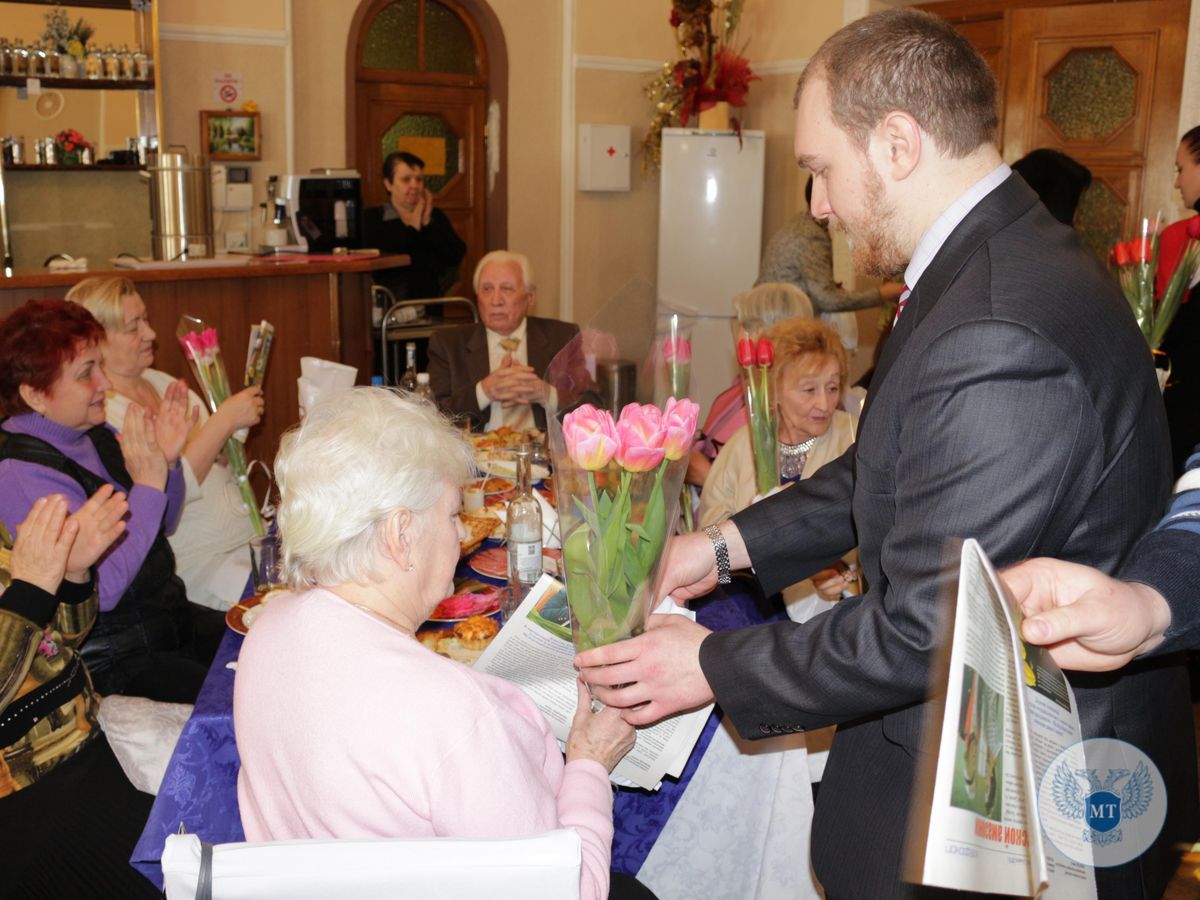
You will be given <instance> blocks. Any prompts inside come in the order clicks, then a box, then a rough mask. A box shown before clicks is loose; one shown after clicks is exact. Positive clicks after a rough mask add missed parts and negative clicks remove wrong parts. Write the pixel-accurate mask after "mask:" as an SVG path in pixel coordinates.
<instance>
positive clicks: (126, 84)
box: [0, 0, 154, 91]
mask: <svg viewBox="0 0 1200 900" xmlns="http://www.w3.org/2000/svg"><path fill="white" fill-rule="evenodd" d="M7 2H9V3H11V2H13V0H7ZM33 77H35V78H37V79H38V80H40V81H41V83H42V90H44V91H48V90H50V89H52V88H59V89H64V90H83V91H152V90H154V79H153V78H148V79H145V80H143V79H141V78H128V79H127V78H60V77H59V76H57V75H36V76H33ZM28 80H29V76H26V75H0V86H8V87H18V88H21V87H25V83H26V82H27V81H28Z"/></svg>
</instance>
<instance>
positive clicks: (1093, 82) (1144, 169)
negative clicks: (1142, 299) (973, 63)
mask: <svg viewBox="0 0 1200 900" xmlns="http://www.w3.org/2000/svg"><path fill="white" fill-rule="evenodd" d="M1008 17H1009V18H1008V42H1007V43H1008V46H1007V62H1006V66H1005V69H1006V73H1005V74H1006V78H1007V86H1006V91H1005V109H1004V143H1003V149H1004V158H1005V159H1009V160H1012V159H1017V158H1019V157H1020V156H1023V155H1024V154H1025V153H1027V152H1029V151H1030V150H1032V149H1034V148H1037V147H1051V148H1053V149H1056V150H1061V151H1062V152H1063V153H1066V154H1067V155H1068V156H1071V157H1073V158H1074V159H1076V160H1078V161H1079V162H1081V163H1083V164H1084V165H1085V166H1087V167H1088V168H1089V169H1090V170H1091V172H1092V185H1091V187H1089V188H1088V190H1087V192H1086V193H1085V194H1084V195H1083V198H1082V199H1081V201H1080V205H1079V211H1078V214H1077V218H1076V227H1077V229H1078V231H1079V233H1080V237H1081V239H1082V240H1083V242H1084V243H1085V244H1086V245H1087V246H1088V247H1089V248H1090V249H1091V250H1092V251H1093V252H1095V253H1096V254H1097V255H1098V256H1100V257H1101V258H1107V256H1108V250H1109V248H1110V247H1112V245H1113V244H1114V243H1116V242H1117V241H1118V240H1120V239H1122V237H1123V236H1132V235H1133V232H1134V230H1135V229H1136V228H1137V227H1138V225H1139V223H1140V222H1141V219H1142V217H1143V216H1147V217H1149V218H1150V220H1151V221H1152V222H1153V220H1154V218H1155V217H1156V215H1158V214H1159V213H1162V215H1163V217H1164V219H1163V220H1164V223H1167V222H1171V221H1173V220H1174V219H1175V218H1177V215H1176V214H1175V213H1176V207H1177V205H1178V196H1177V194H1176V192H1175V189H1174V177H1175V170H1174V160H1175V148H1176V146H1177V145H1178V143H1179V135H1178V134H1177V131H1178V129H1179V94H1180V88H1181V85H1182V83H1183V64H1184V55H1185V52H1186V44H1187V26H1188V2H1187V0H1152V2H1132V3H1108V4H1092V5H1088V6H1066V7H1058V8H1050V9H1047V8H1042V9H1019V10H1013V11H1011V12H1009V14H1008Z"/></svg>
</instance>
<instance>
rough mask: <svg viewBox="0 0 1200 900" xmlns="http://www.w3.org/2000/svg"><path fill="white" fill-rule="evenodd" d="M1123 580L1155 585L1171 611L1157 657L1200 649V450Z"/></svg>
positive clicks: (1126, 567) (1132, 557) (1124, 570)
mask: <svg viewBox="0 0 1200 900" xmlns="http://www.w3.org/2000/svg"><path fill="white" fill-rule="evenodd" d="M1119 576H1120V577H1121V578H1122V579H1124V580H1126V581H1136V582H1139V583H1141V584H1148V585H1150V587H1152V588H1154V589H1155V590H1156V591H1158V592H1159V593H1160V594H1162V595H1163V597H1164V598H1166V601H1167V604H1168V605H1169V606H1170V607H1171V627H1170V628H1168V629H1167V633H1166V634H1165V635H1163V642H1162V643H1161V644H1160V645H1159V646H1158V647H1157V648H1156V649H1155V651H1154V655H1156V656H1158V655H1161V654H1163V653H1169V652H1171V651H1174V650H1198V649H1200V447H1197V448H1196V449H1195V452H1194V453H1193V454H1192V456H1191V458H1190V459H1188V463H1187V471H1186V473H1185V474H1184V476H1183V478H1181V479H1180V482H1179V484H1178V486H1177V493H1176V494H1175V496H1174V497H1172V498H1171V507H1170V509H1168V510H1167V514H1166V516H1164V517H1163V520H1162V521H1161V522H1159V523H1158V526H1157V527H1156V528H1155V529H1154V530H1153V531H1152V532H1150V533H1149V534H1148V535H1146V536H1145V537H1144V538H1142V539H1141V540H1140V541H1139V542H1138V545H1137V546H1136V547H1135V548H1134V549H1133V553H1131V554H1130V555H1129V559H1128V560H1126V562H1125V565H1124V566H1122V567H1121V571H1120V573H1119Z"/></svg>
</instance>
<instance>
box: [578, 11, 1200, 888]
mask: <svg viewBox="0 0 1200 900" xmlns="http://www.w3.org/2000/svg"><path fill="white" fill-rule="evenodd" d="M996 128H997V116H996V88H995V83H994V80H993V78H992V76H991V73H990V72H989V70H988V68H987V66H986V64H985V63H984V61H983V60H982V59H981V58H980V57H979V55H978V54H977V53H976V52H975V51H974V49H973V48H972V47H971V46H970V44H969V43H968V42H967V41H966V40H965V39H964V38H963V37H962V36H961V35H960V34H959V33H958V32H956V31H955V30H954V29H953V28H952V27H950V26H949V25H948V24H946V23H945V22H943V21H942V20H940V19H937V18H935V17H933V16H929V15H927V14H925V13H920V12H916V11H914V10H891V11H888V12H884V13H880V14H878V15H874V16H870V17H867V18H865V19H861V20H859V21H857V22H855V23H852V24H851V25H848V26H847V27H845V28H843V29H842V30H841V31H839V32H838V33H837V34H835V35H834V36H833V37H831V38H830V39H829V40H828V41H827V42H826V43H825V44H824V45H823V46H822V47H821V49H820V50H818V52H817V54H816V55H815V56H814V57H813V58H812V60H811V62H810V63H809V65H808V67H807V68H806V70H805V73H804V75H803V76H802V78H801V82H800V85H799V88H798V91H797V118H796V139H795V151H796V157H797V159H798V161H799V162H800V163H801V165H803V166H805V167H806V168H808V169H810V170H811V171H812V172H813V175H814V187H813V215H815V216H818V217H829V218H830V219H831V221H832V222H833V223H834V224H835V226H839V227H841V228H842V230H843V231H845V232H846V234H847V237H848V238H849V240H850V243H851V246H852V247H853V251H854V259H855V262H856V264H857V266H858V267H859V268H860V269H862V270H863V271H865V272H867V273H869V274H874V275H879V276H886V275H893V274H895V273H898V272H900V271H901V270H903V271H904V274H905V283H906V284H908V285H909V286H910V287H911V288H912V291H911V293H908V294H906V295H905V296H903V297H902V298H901V304H902V305H901V311H900V313H899V316H898V319H897V323H896V326H895V331H894V333H893V334H892V336H891V338H890V340H889V341H888V343H887V346H886V347H885V349H884V352H883V355H882V357H881V359H880V362H879V366H878V369H877V371H876V374H875V377H874V379H873V380H872V382H871V391H870V394H869V395H868V398H867V405H866V408H865V410H864V412H863V417H862V421H861V424H860V426H859V430H858V441H857V443H856V445H855V446H854V447H852V448H850V450H848V451H847V453H846V454H845V455H844V456H843V457H842V458H840V459H839V460H837V461H835V462H833V463H830V464H829V465H827V466H826V467H824V468H823V469H821V470H820V471H818V472H817V473H816V474H815V475H814V476H813V477H812V478H811V479H809V480H807V481H804V482H801V483H800V484H798V485H794V486H793V487H791V488H789V489H788V490H786V491H783V492H781V493H780V494H778V495H777V496H774V497H771V498H769V499H767V500H765V501H763V502H761V503H758V504H756V505H754V506H752V507H750V508H749V509H747V510H745V511H744V512H742V513H740V514H739V515H736V516H734V518H733V519H732V520H730V521H728V522H726V523H724V524H722V525H721V526H719V527H717V528H715V529H708V530H707V533H700V534H696V535H687V536H684V537H682V538H676V539H675V541H674V542H673V546H672V548H671V550H670V551H669V554H670V555H669V558H668V560H667V562H666V564H665V574H664V577H663V583H662V590H663V591H664V592H667V591H670V592H671V593H672V594H673V596H674V597H675V598H676V599H678V600H683V599H688V598H691V597H696V596H700V595H703V594H706V593H708V592H709V591H710V590H712V588H713V587H714V586H715V585H716V584H717V583H718V580H725V579H727V577H728V571H729V569H730V568H731V567H732V568H745V567H748V566H752V567H753V568H754V571H755V572H756V574H757V576H758V579H759V581H760V582H761V583H762V585H763V587H764V589H765V590H766V591H768V592H773V591H777V590H779V589H780V588H781V587H782V586H784V585H787V584H790V583H792V582H794V581H797V580H798V579H800V578H803V577H807V576H809V575H811V574H812V573H813V572H815V571H817V570H819V569H820V568H822V567H824V566H827V565H829V564H830V562H831V561H833V560H835V559H837V558H838V557H839V556H840V555H841V554H842V553H844V552H846V551H847V550H848V549H849V548H850V547H853V546H854V545H855V544H857V545H858V546H859V548H860V552H861V557H862V569H863V575H864V576H865V579H866V583H867V585H868V590H867V591H866V593H865V594H864V595H863V596H861V597H858V598H854V599H850V600H844V601H842V603H840V604H839V605H838V606H837V607H835V608H834V609H833V610H832V611H830V612H828V613H825V614H824V615H821V616H817V617H816V618H814V619H813V620H811V621H809V622H807V623H805V624H803V625H799V624H795V623H790V622H789V623H781V624H771V625H765V626H761V627H758V628H751V629H744V630H741V631H732V632H723V633H709V632H707V631H706V630H705V629H704V628H702V627H701V626H699V625H697V624H695V623H692V622H687V621H684V620H683V619H682V617H679V616H669V617H658V618H656V620H655V621H652V622H651V627H650V628H649V630H648V631H647V632H646V633H645V634H643V635H641V636H639V637H637V638H634V639H632V640H628V641H622V642H620V643H618V644H614V645H611V646H608V647H602V648H599V649H597V650H592V651H589V652H587V653H583V654H580V655H579V656H578V657H577V662H578V664H579V665H580V666H581V667H582V668H583V669H584V677H585V679H586V680H587V681H588V682H590V683H591V684H592V685H593V686H594V687H593V690H594V692H595V694H596V696H597V697H598V698H599V699H601V700H602V701H604V702H605V703H608V704H610V705H615V706H620V707H624V708H626V709H628V712H627V713H626V718H627V720H628V721H630V722H632V723H634V724H641V723H645V722H649V721H654V720H656V719H659V718H661V717H663V716H664V715H667V714H670V713H672V712H674V711H676V710H679V709H687V708H691V707H695V706H698V705H700V704H702V703H704V702H706V701H708V700H711V699H713V698H714V697H715V699H716V700H717V702H718V703H720V705H721V707H722V708H723V709H724V711H725V712H726V714H727V715H728V716H729V717H730V719H731V721H732V722H733V724H734V725H735V726H736V727H737V729H738V731H739V732H741V733H742V734H743V735H745V736H746V737H760V736H767V735H771V734H777V733H782V732H792V731H801V730H805V729H809V728H819V727H822V726H826V725H831V724H837V725H838V726H839V727H838V731H837V735H836V737H835V738H834V743H833V750H832V753H831V755H830V758H829V762H828V766H827V768H826V769H825V776H824V780H823V782H822V788H821V793H820V795H819V797H818V802H817V808H816V814H815V819H814V822H813V828H812V862H813V867H814V871H815V872H816V874H817V876H818V878H819V879H820V880H821V882H822V883H823V885H824V887H825V889H826V891H827V893H828V895H829V896H830V897H833V898H855V897H871V898H881V897H918V896H923V895H924V894H925V891H924V890H923V889H920V888H916V887H914V886H913V885H910V884H906V883H904V882H903V881H902V880H901V878H902V875H901V871H902V854H903V849H904V839H905V828H906V823H907V821H908V812H909V809H910V806H911V805H912V804H913V803H927V802H928V798H926V797H914V795H913V784H914V779H915V774H916V772H917V771H918V769H919V767H920V766H921V765H922V761H923V760H924V759H927V757H926V756H925V754H926V752H927V748H928V746H929V745H928V744H927V743H926V742H922V739H921V738H922V733H921V732H922V725H923V724H924V720H925V716H926V714H927V711H928V704H927V702H926V697H927V696H928V692H929V691H931V690H933V691H936V690H937V689H938V686H937V685H933V684H930V683H929V678H930V662H931V659H932V657H933V655H934V651H935V649H936V648H937V646H938V645H939V644H940V643H941V642H942V641H943V640H944V639H945V637H946V634H947V632H946V622H945V613H946V612H947V609H948V606H949V603H950V599H949V597H948V596H947V588H948V585H947V583H946V581H947V576H946V574H945V573H946V572H947V566H946V563H947V559H946V557H945V554H946V552H947V548H948V547H951V546H953V544H954V541H955V540H956V539H959V538H967V537H974V538H977V539H978V540H979V541H980V543H981V544H982V546H983V548H984V550H985V551H987V553H988V554H989V555H991V556H992V558H993V559H994V560H996V561H997V562H998V563H1000V564H1004V563H1009V562H1014V561H1016V560H1018V559H1023V558H1025V557H1027V556H1030V555H1035V554H1047V555H1055V556H1059V557H1061V558H1064V559H1069V560H1074V561H1077V562H1083V563H1086V564H1089V565H1092V566H1097V567H1100V568H1102V569H1104V570H1106V571H1113V570H1115V569H1116V568H1117V566H1118V565H1119V564H1120V562H1121V560H1122V559H1123V558H1124V556H1125V555H1126V554H1127V553H1128V551H1129V548H1130V547H1131V546H1132V544H1133V542H1134V540H1135V539H1136V537H1137V536H1138V535H1139V534H1141V533H1142V532H1144V531H1145V530H1146V529H1147V528H1148V527H1150V525H1151V524H1152V523H1153V522H1154V521H1155V520H1156V519H1157V518H1158V514H1159V512H1160V511H1161V509H1162V504H1163V502H1164V501H1165V498H1166V495H1167V491H1168V486H1169V461H1168V458H1167V453H1166V439H1167V438H1166V428H1165V421H1164V417H1163V410H1162V401H1161V398H1160V397H1159V394H1158V389H1157V385H1156V382H1155V378H1154V374H1153V371H1152V369H1151V366H1150V361H1149V354H1147V352H1146V346H1145V342H1144V341H1143V340H1142V337H1141V335H1140V334H1139V332H1138V329H1137V326H1136V325H1135V324H1134V321H1133V318H1132V316H1131V315H1130V313H1129V309H1128V307H1127V305H1126V304H1125V302H1124V300H1123V299H1122V297H1121V295H1120V292H1119V291H1118V289H1117V287H1116V285H1115V284H1114V282H1113V281H1112V279H1111V278H1110V277H1109V276H1108V275H1107V274H1106V273H1105V272H1104V270H1103V269H1102V268H1101V266H1100V265H1099V264H1098V262H1097V261H1096V260H1094V259H1092V258H1090V257H1089V255H1088V254H1087V253H1086V251H1084V250H1083V249H1082V247H1081V246H1080V244H1079V242H1078V241H1077V240H1076V238H1075V235H1074V234H1073V232H1072V231H1071V230H1070V229H1069V228H1067V227H1065V226H1063V225H1061V224H1059V223H1057V222H1055V221H1054V219H1053V218H1052V217H1051V216H1050V214H1049V213H1048V212H1047V211H1046V210H1045V208H1044V207H1043V206H1042V205H1041V204H1040V203H1039V202H1038V199H1037V196H1036V195H1035V194H1034V193H1033V191H1032V190H1030V189H1029V187H1028V186H1027V185H1026V184H1025V183H1024V181H1022V180H1021V178H1020V177H1019V176H1015V175H1013V174H1012V173H1011V172H1010V170H1009V169H1008V167H1007V166H1005V165H1003V163H1002V162H1001V159H1000V155H999V152H998V149H997V147H996V143H995V141H996ZM1114 361H1116V364H1115V365H1114ZM1071 681H1072V683H1073V685H1074V687H1075V692H1076V697H1077V698H1078V704H1079V710H1080V717H1081V721H1082V727H1083V734H1084V737H1116V738H1120V739H1122V740H1125V741H1128V742H1130V743H1132V744H1135V745H1137V746H1138V747H1139V748H1140V749H1141V750H1143V751H1144V752H1146V753H1147V754H1148V755H1149V756H1150V757H1151V758H1152V759H1153V761H1154V763H1155V764H1156V765H1157V766H1158V768H1159V770H1160V771H1161V773H1162V775H1163V777H1164V779H1165V781H1166V784H1167V789H1168V795H1169V796H1168V812H1167V819H1166V822H1165V825H1164V827H1163V830H1162V832H1161V833H1160V834H1159V835H1158V836H1157V840H1156V842H1155V843H1154V845H1153V846H1152V847H1151V848H1150V849H1149V850H1147V851H1146V852H1145V853H1143V854H1142V855H1141V856H1140V857H1139V858H1137V859H1135V860H1134V861H1132V862H1130V863H1127V864H1125V865H1123V866H1120V867H1115V868H1107V869H1098V870H1097V882H1098V885H1099V887H1100V893H1101V896H1102V897H1112V898H1116V897H1121V898H1127V897H1141V896H1150V897H1156V896H1158V895H1159V894H1160V893H1161V892H1162V889H1163V887H1164V885H1165V884H1166V882H1167V880H1168V879H1169V878H1170V875H1171V873H1172V871H1173V870H1174V867H1175V861H1176V853H1175V850H1174V847H1173V845H1174V844H1175V843H1176V842H1179V841H1184V842H1188V843H1190V842H1191V841H1192V840H1193V838H1194V835H1195V831H1196V768H1195V758H1194V757H1195V749H1194V746H1193V735H1192V723H1191V715H1190V705H1189V697H1188V682H1187V676H1186V672H1185V670H1184V668H1183V666H1182V665H1181V664H1180V662H1179V660H1178V659H1174V658H1164V659H1157V660H1154V661H1153V662H1151V663H1148V664H1141V665H1140V666H1131V667H1129V668H1127V669H1125V670H1124V671H1123V672H1121V673H1120V675H1119V677H1118V676H1072V678H1071ZM642 704H645V705H644V706H642ZM764 802H769V798H764Z"/></svg>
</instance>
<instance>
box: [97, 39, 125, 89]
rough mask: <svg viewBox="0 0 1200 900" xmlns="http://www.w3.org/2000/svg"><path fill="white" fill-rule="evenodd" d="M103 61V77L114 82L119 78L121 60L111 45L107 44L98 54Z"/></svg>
mask: <svg viewBox="0 0 1200 900" xmlns="http://www.w3.org/2000/svg"><path fill="white" fill-rule="evenodd" d="M100 56H101V59H102V60H103V61H104V77H105V78H110V79H112V80H113V81H116V80H117V79H118V78H120V77H121V58H120V57H119V56H118V55H117V51H116V50H114V49H113V45H112V44H109V45H108V46H107V47H105V48H104V52H103V53H101V54H100Z"/></svg>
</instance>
